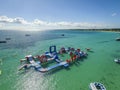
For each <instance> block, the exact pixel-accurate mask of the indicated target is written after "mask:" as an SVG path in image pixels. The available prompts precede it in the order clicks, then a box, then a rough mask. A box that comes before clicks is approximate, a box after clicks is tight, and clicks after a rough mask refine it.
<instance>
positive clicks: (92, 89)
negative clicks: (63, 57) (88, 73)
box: [89, 82, 106, 90]
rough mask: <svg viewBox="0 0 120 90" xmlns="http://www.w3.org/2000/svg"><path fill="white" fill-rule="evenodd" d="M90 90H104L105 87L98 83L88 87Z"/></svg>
mask: <svg viewBox="0 0 120 90" xmlns="http://www.w3.org/2000/svg"><path fill="white" fill-rule="evenodd" d="M89 88H90V90H106V88H105V86H104V85H103V84H101V83H99V82H93V83H90V85H89Z"/></svg>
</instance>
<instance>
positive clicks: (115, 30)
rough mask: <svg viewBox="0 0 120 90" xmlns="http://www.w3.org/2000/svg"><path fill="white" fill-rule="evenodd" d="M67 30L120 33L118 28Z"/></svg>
mask: <svg viewBox="0 0 120 90" xmlns="http://www.w3.org/2000/svg"><path fill="white" fill-rule="evenodd" d="M69 30H80V31H109V32H120V28H112V29H69Z"/></svg>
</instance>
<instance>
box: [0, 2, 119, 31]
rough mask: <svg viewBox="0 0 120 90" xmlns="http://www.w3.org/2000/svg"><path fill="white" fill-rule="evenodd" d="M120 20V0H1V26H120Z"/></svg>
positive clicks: (14, 27)
mask: <svg viewBox="0 0 120 90" xmlns="http://www.w3.org/2000/svg"><path fill="white" fill-rule="evenodd" d="M119 23H120V0H0V29H19V28H21V29H27V28H28V29H29V28H31V29H34V30H35V29H54V28H120V25H119ZM44 27H45V28H44Z"/></svg>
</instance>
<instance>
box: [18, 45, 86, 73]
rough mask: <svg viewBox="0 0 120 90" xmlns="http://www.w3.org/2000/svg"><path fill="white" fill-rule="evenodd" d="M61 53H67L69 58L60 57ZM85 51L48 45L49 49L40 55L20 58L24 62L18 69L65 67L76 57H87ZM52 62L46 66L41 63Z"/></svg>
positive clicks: (44, 70)
mask: <svg viewBox="0 0 120 90" xmlns="http://www.w3.org/2000/svg"><path fill="white" fill-rule="evenodd" d="M63 54H68V55H69V56H70V58H67V59H66V60H62V59H60V55H63ZM87 55H88V54H87V53H86V52H84V51H82V50H80V49H75V48H71V47H68V48H64V47H62V48H60V50H58V51H57V49H56V46H55V45H54V46H50V47H49V51H48V52H45V53H43V54H42V55H36V56H33V55H27V56H25V58H24V59H21V60H20V62H21V63H22V62H25V63H24V64H23V65H22V66H21V67H20V68H19V71H21V70H23V69H28V68H31V67H33V68H34V69H35V70H36V71H39V72H48V71H51V70H53V69H55V68H58V67H64V68H67V67H69V66H70V65H71V63H73V62H74V61H77V60H78V59H81V58H84V57H87ZM51 62H52V63H54V62H56V63H55V64H53V65H51V66H48V67H43V66H42V65H43V64H46V63H47V64H49V63H51Z"/></svg>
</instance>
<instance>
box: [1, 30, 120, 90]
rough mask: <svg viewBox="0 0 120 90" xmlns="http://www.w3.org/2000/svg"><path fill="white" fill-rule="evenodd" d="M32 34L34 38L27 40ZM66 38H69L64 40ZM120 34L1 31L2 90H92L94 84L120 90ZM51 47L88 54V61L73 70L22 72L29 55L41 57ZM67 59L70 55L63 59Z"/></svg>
mask: <svg viewBox="0 0 120 90" xmlns="http://www.w3.org/2000/svg"><path fill="white" fill-rule="evenodd" d="M25 34H30V36H25ZM61 34H64V35H65V36H61ZM119 35H120V34H119V33H116V32H89V31H79V30H51V31H34V32H32V31H17V30H16V31H12V30H10V31H7V30H0V40H5V38H11V40H7V43H0V70H1V71H2V74H1V75H0V90H89V87H88V86H89V84H90V83H91V82H95V81H97V82H101V83H103V84H104V85H105V87H106V89H107V90H120V81H119V80H120V65H119V64H116V63H115V62H114V61H113V60H114V58H120V42H118V41H115V38H116V37H118V36H119ZM50 45H56V46H57V50H59V49H60V47H63V46H64V47H74V48H80V49H81V50H83V51H86V50H85V48H91V50H92V51H91V52H87V51H86V52H87V53H88V57H87V58H84V59H83V60H80V61H77V62H75V63H73V64H72V65H71V66H70V67H69V69H65V68H59V69H56V70H54V71H51V72H48V73H40V72H37V71H35V70H34V69H33V68H31V69H29V70H27V71H26V72H24V71H20V72H19V71H18V68H19V67H20V59H22V58H24V56H25V55H28V54H32V55H40V54H42V53H44V52H45V51H48V50H49V46H50ZM61 58H62V59H64V60H65V59H67V58H68V56H67V55H63V56H61Z"/></svg>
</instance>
